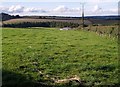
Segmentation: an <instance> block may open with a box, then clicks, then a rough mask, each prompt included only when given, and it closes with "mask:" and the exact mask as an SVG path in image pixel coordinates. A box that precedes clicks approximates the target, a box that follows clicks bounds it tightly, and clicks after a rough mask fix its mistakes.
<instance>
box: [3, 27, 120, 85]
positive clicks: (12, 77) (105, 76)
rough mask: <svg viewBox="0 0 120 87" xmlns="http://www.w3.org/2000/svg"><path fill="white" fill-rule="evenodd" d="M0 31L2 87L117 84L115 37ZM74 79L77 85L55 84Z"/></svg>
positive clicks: (77, 32) (51, 31)
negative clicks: (0, 37) (0, 34)
mask: <svg viewBox="0 0 120 87" xmlns="http://www.w3.org/2000/svg"><path fill="white" fill-rule="evenodd" d="M2 32H3V35H2V64H3V65H2V68H3V87H7V86H11V87H39V86H40V85H41V86H43V87H44V86H55V87H78V86H79V85H81V84H82V85H84V86H97V85H111V86H112V85H114V86H116V85H119V82H118V44H117V39H116V38H114V39H113V38H112V37H111V38H110V37H108V36H102V37H101V36H99V35H98V34H96V33H94V32H88V31H84V30H69V31H64V30H63V31H60V30H58V29H55V28H3V30H2ZM74 76H77V77H79V78H80V81H81V83H78V82H75V81H70V82H67V83H56V81H57V80H61V79H67V78H71V77H74Z"/></svg>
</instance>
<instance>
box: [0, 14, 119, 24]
mask: <svg viewBox="0 0 120 87" xmlns="http://www.w3.org/2000/svg"><path fill="white" fill-rule="evenodd" d="M0 16H2V21H3V23H5V24H6V23H7V24H8V23H13V24H14V23H16V22H52V21H55V22H68V23H70V22H71V23H77V24H82V21H81V17H65V16H19V15H16V16H13V15H9V14H6V13H1V14H0ZM118 20H120V17H119V16H86V17H85V24H86V25H91V24H94V25H98V24H101V25H115V24H118Z"/></svg>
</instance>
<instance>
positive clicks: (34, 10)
mask: <svg viewBox="0 0 120 87" xmlns="http://www.w3.org/2000/svg"><path fill="white" fill-rule="evenodd" d="M23 11H24V12H38V11H39V10H38V9H36V8H25V9H24V10H23Z"/></svg>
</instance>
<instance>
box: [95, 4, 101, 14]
mask: <svg viewBox="0 0 120 87" xmlns="http://www.w3.org/2000/svg"><path fill="white" fill-rule="evenodd" d="M101 11H102V8H101V7H99V6H98V5H95V6H94V8H93V12H101Z"/></svg>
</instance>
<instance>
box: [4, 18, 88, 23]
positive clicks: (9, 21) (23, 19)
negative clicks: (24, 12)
mask: <svg viewBox="0 0 120 87" xmlns="http://www.w3.org/2000/svg"><path fill="white" fill-rule="evenodd" d="M51 21H55V22H72V23H80V20H64V19H63V20H55V19H31V18H19V19H11V20H7V21H4V23H20V22H51ZM88 22H89V21H88Z"/></svg>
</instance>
